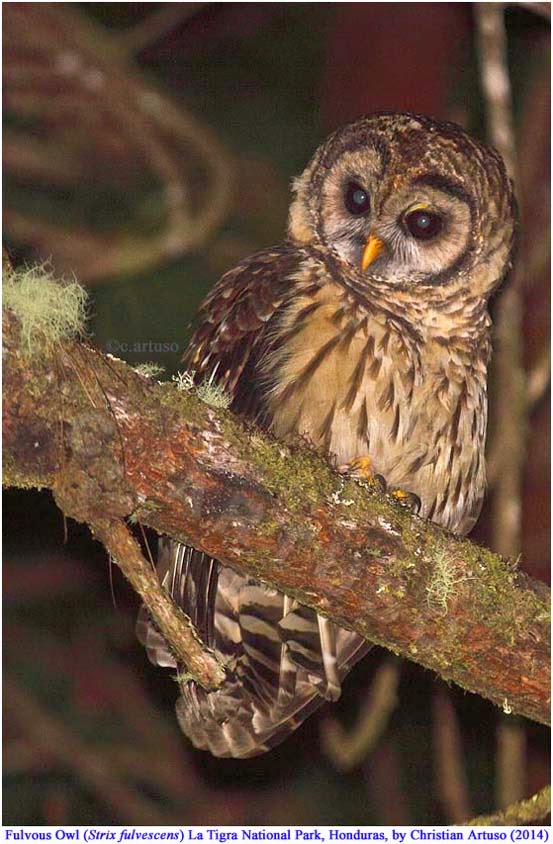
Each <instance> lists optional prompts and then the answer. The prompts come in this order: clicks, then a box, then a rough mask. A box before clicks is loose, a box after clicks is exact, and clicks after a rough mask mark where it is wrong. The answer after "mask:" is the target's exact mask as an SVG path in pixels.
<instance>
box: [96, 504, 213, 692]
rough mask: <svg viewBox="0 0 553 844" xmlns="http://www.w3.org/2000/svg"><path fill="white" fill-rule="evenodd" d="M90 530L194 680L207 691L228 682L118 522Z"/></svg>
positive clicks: (98, 522)
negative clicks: (138, 597)
mask: <svg viewBox="0 0 553 844" xmlns="http://www.w3.org/2000/svg"><path fill="white" fill-rule="evenodd" d="M89 524H90V527H91V530H92V532H93V533H94V534H95V536H96V537H97V539H99V540H100V542H101V543H102V544H103V546H104V547H105V549H106V551H107V552H108V554H110V555H111V557H112V558H113V560H114V561H115V562H116V563H117V565H118V566H119V568H120V569H121V571H122V572H123V574H124V575H125V577H126V578H127V580H128V581H129V583H130V584H131V586H132V587H133V589H134V590H135V592H136V593H137V594H138V595H140V597H141V599H142V601H143V602H144V604H145V606H146V607H147V608H148V612H149V613H150V615H151V617H152V619H153V621H154V622H155V625H156V627H157V628H158V629H159V631H160V633H162V635H163V636H164V638H165V640H166V641H167V642H169V643H170V646H171V648H172V650H173V651H174V654H175V656H176V658H177V661H178V662H182V663H184V665H185V666H186V670H187V671H188V673H189V674H190V677H191V679H194V680H196V682H197V683H200V685H202V686H203V687H204V688H205V689H215V688H217V687H218V686H220V685H221V683H222V682H223V680H224V679H225V671H224V669H223V667H222V666H221V665H220V664H219V663H218V661H217V659H216V657H215V656H214V655H213V654H212V653H211V652H210V651H209V650H208V649H207V648H206V647H205V646H204V645H203V644H202V642H201V641H200V639H199V637H198V634H197V633H196V631H195V630H194V627H193V625H192V623H191V621H190V619H189V618H187V616H186V615H185V614H184V613H183V612H182V611H181V610H180V609H179V608H178V607H177V605H176V604H175V603H174V602H173V601H172V600H171V598H170V597H169V595H168V594H167V592H165V590H164V589H161V587H160V584H159V580H158V578H157V574H156V573H155V571H153V570H152V566H151V565H150V563H149V562H148V561H147V560H146V559H145V557H144V556H143V555H142V553H141V551H140V546H139V545H138V543H137V541H136V540H135V538H134V537H133V535H132V534H131V532H130V531H129V530H128V528H127V527H126V526H125V525H124V524H123V523H122V522H121V521H117V520H110V519H103V520H102V519H98V520H94V521H91V522H90V523H89Z"/></svg>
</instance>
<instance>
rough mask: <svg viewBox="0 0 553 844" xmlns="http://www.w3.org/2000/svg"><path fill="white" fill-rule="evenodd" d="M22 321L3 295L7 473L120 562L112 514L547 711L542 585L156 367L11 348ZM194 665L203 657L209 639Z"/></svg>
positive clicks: (133, 562)
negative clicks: (169, 379)
mask: <svg viewBox="0 0 553 844" xmlns="http://www.w3.org/2000/svg"><path fill="white" fill-rule="evenodd" d="M62 293H63V288H62ZM21 334H22V331H21V324H20V322H19V320H18V319H17V318H16V317H15V315H14V314H13V313H12V312H11V311H10V310H9V309H5V311H4V344H5V367H4V381H3V390H4V402H3V413H4V483H5V484H6V485H8V486H20V487H33V486H34V487H48V488H50V489H51V490H52V491H53V494H54V496H55V499H56V501H57V503H58V505H59V506H60V508H61V509H62V510H63V512H64V513H65V514H66V515H68V516H70V517H72V518H74V519H77V520H78V521H82V522H86V523H88V524H89V525H90V526H91V527H92V529H93V531H95V532H96V535H97V536H98V537H99V538H100V539H102V541H105V543H106V545H107V547H108V550H110V551H111V553H112V554H113V555H114V556H115V558H116V561H117V562H119V563H122V558H123V556H125V555H126V552H125V554H122V553H121V547H122V546H123V545H125V544H126V543H129V540H128V538H127V536H126V535H125V533H124V530H123V522H124V520H126V519H128V520H130V521H140V522H142V523H144V524H145V525H149V526H150V527H152V528H154V529H155V530H157V531H158V532H159V533H163V534H168V535H170V536H172V537H174V538H175V539H178V540H181V541H184V542H187V543H189V544H191V545H193V546H194V547H196V548H199V549H201V550H203V551H205V552H206V553H208V554H211V555H213V556H214V557H216V558H217V559H218V560H220V561H221V562H222V563H223V564H225V565H229V566H231V567H232V568H234V569H235V570H236V571H239V572H243V573H247V574H249V575H253V576H255V577H258V578H260V579H262V580H263V581H265V582H267V583H269V584H271V585H272V586H275V587H277V588H278V589H280V590H282V591H283V592H286V593H287V594H289V595H291V596H293V597H295V598H297V599H298V600H299V601H301V603H303V604H307V605H309V606H311V607H313V608H314V609H316V610H317V611H319V612H321V613H323V614H324V615H327V616H330V617H331V618H333V619H334V620H335V621H336V622H337V623H338V624H340V625H342V626H344V627H347V628H349V629H352V630H356V631H357V632H359V633H360V634H361V635H363V636H365V637H366V638H367V639H369V640H371V641H373V642H376V643H378V644H381V645H383V646H384V647H386V648H388V649H390V650H391V651H393V652H394V653H396V654H401V655H402V656H404V657H407V658H408V659H411V660H413V661H415V662H418V663H420V664H421V665H423V666H425V667H427V668H430V669H432V670H434V671H436V672H437V673H438V674H440V675H441V676H442V677H444V678H445V679H447V680H452V681H454V682H455V683H458V684H459V685H460V686H462V687H463V688H465V689H468V690H469V691H473V692H476V693H477V694H480V695H482V696H483V697H486V698H489V699H490V700H492V701H494V702H495V703H497V704H498V705H500V706H503V708H505V709H509V710H512V711H515V712H517V713H520V714H522V715H525V716H526V717H529V718H532V719H535V720H537V721H542V722H547V721H548V717H549V707H548V698H549V686H548V676H549V674H548V672H549V656H548V649H549V627H548V604H547V601H548V594H549V593H548V590H547V588H546V587H545V585H544V584H542V583H539V582H537V581H532V580H531V579H530V578H528V577H526V576H525V575H523V574H521V573H518V572H517V571H516V569H515V567H514V565H513V564H512V563H510V562H508V561H505V560H503V559H502V558H501V557H499V556H497V555H494V554H492V553H491V552H489V551H487V550H486V549H484V548H479V547H476V546H474V545H472V544H471V543H470V542H468V541H461V540H459V539H458V538H456V537H454V536H453V535H451V534H449V533H447V532H444V531H443V530H441V529H439V528H438V527H436V526H435V525H432V524H431V523H427V522H424V521H422V520H421V519H418V518H416V517H415V516H412V515H411V514H410V513H408V512H406V511H404V510H402V509H401V508H400V507H398V505H396V504H395V503H394V502H392V501H391V500H390V499H388V498H387V497H385V496H383V495H382V494H381V493H380V492H378V491H375V490H372V489H368V488H364V487H363V486H362V485H361V484H359V483H358V482H356V481H354V480H352V479H348V478H343V477H341V476H339V475H338V474H337V473H336V472H334V471H333V470H332V468H331V467H330V466H329V465H328V463H326V462H325V461H324V460H323V459H322V458H321V457H319V456H318V455H316V454H315V453H313V452H311V451H308V450H307V449H306V448H305V446H303V447H290V446H286V445H283V444H280V443H277V442H275V441H272V440H271V439H270V438H268V437H267V436H264V435H262V434H261V433H259V432H258V431H257V430H254V429H246V428H244V427H243V425H242V424H241V423H240V422H239V421H237V420H236V419H235V418H234V417H233V416H232V414H230V413H229V412H228V411H225V410H215V409H214V408H211V407H209V406H208V405H206V404H205V403H204V402H202V401H200V399H199V398H198V396H197V395H196V394H195V392H194V391H193V390H189V391H179V390H178V389H177V388H176V387H175V385H173V384H157V383H155V382H153V381H152V380H151V379H148V378H146V377H144V376H143V375H141V374H139V373H137V372H135V371H134V370H133V369H131V368H130V367H129V366H128V365H127V364H125V363H124V362H123V361H119V360H116V359H114V358H111V357H109V356H105V355H102V354H100V352H98V351H97V350H96V349H94V348H92V347H91V346H89V345H88V344H86V343H81V342H77V341H71V340H64V341H59V340H58V341H57V342H56V343H54V344H50V345H49V344H48V343H47V342H46V341H45V342H41V341H40V339H39V336H38V335H37V338H36V339H35V341H34V342H33V343H32V344H31V346H30V348H29V349H27V346H25V347H24V346H23V345H22V344H21V342H20V341H21ZM114 537H115V539H114ZM118 542H120V543H121V546H120V545H118ZM129 544H130V543H129ZM129 550H130V553H129V555H128V556H127V564H125V565H123V566H122V567H123V570H124V572H125V574H126V576H127V577H128V578H129V579H130V580H131V582H132V583H133V585H135V586H136V585H138V584H137V579H138V580H140V578H143V577H144V572H143V569H140V560H139V557H140V556H141V555H138V554H137V553H136V549H135V548H133V547H132V546H131V547H130V549H129ZM143 562H145V561H143ZM135 566H136V567H137V569H138V570H140V573H139V574H138V575H137V574H136V573H135ZM151 574H152V573H151V570H150V575H151ZM150 581H151V582H148V583H147V585H146V587H144V586H143V587H142V589H141V594H142V597H143V599H144V601H145V603H146V604H147V606H148V608H149V609H150V611H151V612H152V614H153V615H154V616H155V617H156V622H157V623H158V624H159V625H160V627H161V629H162V631H163V632H164V635H166V637H167V639H168V641H169V643H170V645H171V646H172V647H173V649H174V650H175V651H176V652H177V653H178V655H179V657H181V656H183V657H186V659H187V660H188V654H187V653H186V651H187V647H188V645H184V644H183V642H182V641H180V642H176V641H175V629H176V628H175V626H174V625H173V626H171V624H169V625H168V627H170V628H171V629H170V631H169V633H168V632H167V630H168V627H167V626H166V627H165V628H164V627H163V626H162V624H163V623H164V620H165V621H167V619H166V618H165V612H166V611H167V606H166V605H169V606H170V608H172V609H171V611H172V612H176V614H177V616H178V617H179V619H180V625H181V626H183V627H186V624H184V625H183V624H182V613H180V610H178V611H177V610H176V608H174V605H173V604H172V602H170V601H167V600H166V597H165V598H163V599H161V598H160V595H163V594H164V593H163V592H162V590H161V589H160V587H159V584H158V583H157V580H156V579H155V578H153V577H150ZM163 601H165V605H164V606H163V607H162V608H161V609H160V607H161V604H162V603H163ZM156 602H157V604H156ZM156 606H157V616H156V615H155V613H156ZM170 614H171V613H170ZM173 621H174V617H173ZM171 623H172V622H171ZM178 626H179V625H178V624H177V625H176V627H178ZM188 633H190V631H189V630H188ZM176 638H177V639H178V635H177V636H176ZM195 644H198V643H197V642H195ZM200 662H201V660H200ZM206 664H208V665H209V667H210V668H211V669H214V668H215V673H216V674H217V666H216V664H215V665H214V663H213V661H211V662H210V659H209V655H208V658H207V662H206ZM188 665H189V667H190V661H189V660H188ZM197 668H198V666H196V674H195V676H197V677H198V673H197ZM208 673H209V669H208ZM198 679H199V677H198ZM211 679H213V678H211ZM203 682H205V683H206V685H209V683H210V681H209V678H208V679H207V680H206V678H205V676H204V679H203Z"/></svg>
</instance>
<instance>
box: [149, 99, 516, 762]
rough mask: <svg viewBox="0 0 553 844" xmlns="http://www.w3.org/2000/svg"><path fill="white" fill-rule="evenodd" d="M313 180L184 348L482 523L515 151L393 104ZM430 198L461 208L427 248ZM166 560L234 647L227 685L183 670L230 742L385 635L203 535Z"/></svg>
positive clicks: (284, 709) (259, 732)
mask: <svg viewBox="0 0 553 844" xmlns="http://www.w3.org/2000/svg"><path fill="white" fill-rule="evenodd" d="M351 179H354V180H356V181H359V182H361V183H362V184H364V185H365V186H367V187H368V189H369V190H370V191H372V193H373V195H372V200H371V202H372V211H371V216H370V218H367V220H365V219H357V218H356V219H353V218H352V217H351V216H349V217H348V214H347V211H346V209H345V207H344V202H343V186H344V184H347V182H348V180H351ZM295 192H296V198H295V200H294V202H293V203H292V206H291V210H290V226H289V232H290V240H288V241H286V242H285V243H283V244H282V245H281V246H278V247H275V248H274V249H269V250H266V251H263V252H260V253H258V254H256V255H253V256H252V257H250V258H248V259H246V260H245V261H242V262H241V263H240V264H238V266H237V267H236V268H235V269H233V270H231V271H230V272H228V273H226V274H225V275H224V276H223V278H222V279H221V280H220V281H219V283H218V284H217V285H216V286H215V287H214V288H213V290H212V291H211V293H210V294H209V295H208V296H207V298H206V300H205V302H204V303H203V305H202V307H201V309H200V312H199V315H198V319H197V327H196V330H195V333H194V336H193V338H192V341H191V343H190V347H189V350H188V352H187V354H186V356H185V358H184V364H185V366H187V367H188V368H189V369H191V370H194V371H195V378H196V381H197V382H201V381H203V380H207V379H210V378H212V379H213V380H214V381H215V382H216V383H218V384H220V385H221V386H222V387H223V388H224V389H225V390H226V391H227V392H228V394H229V395H230V397H231V401H232V404H231V407H232V409H233V410H234V411H236V412H238V413H241V414H243V415H244V416H245V417H246V418H248V419H251V420H255V421H257V423H258V424H259V425H261V426H262V427H264V428H266V429H269V430H271V431H272V432H273V433H274V434H275V435H276V436H277V437H280V438H282V439H290V438H296V437H304V438H307V439H309V440H310V441H311V442H312V443H313V445H314V446H316V447H319V448H323V449H324V450H325V451H326V452H327V453H328V454H329V456H330V457H331V458H333V459H334V460H335V461H336V462H337V463H338V464H344V463H349V462H351V461H353V460H355V459H356V458H358V457H369V458H370V461H371V465H372V466H373V467H374V470H375V472H377V473H378V474H381V475H383V476H384V477H385V478H386V480H387V482H388V483H389V484H390V485H391V486H394V487H401V488H403V489H405V490H407V491H410V492H413V493H415V494H416V495H417V496H418V497H419V498H420V500H421V514H422V515H423V516H425V517H427V518H430V519H434V520H435V521H437V522H438V523H440V524H442V525H443V526H444V527H446V528H449V529H450V530H453V531H456V532H459V533H466V532H467V531H468V530H470V528H471V527H472V525H473V524H474V522H475V520H476V518H477V515H478V512H479V509H480V506H481V502H482V497H483V494H484V487H485V472H484V460H483V451H484V441H485V435H486V417H487V404H486V370H487V363H488V359H489V355H490V320H489V316H488V312H487V299H488V297H489V295H490V293H491V291H492V290H493V289H494V288H495V287H496V286H497V284H498V283H499V281H500V280H501V278H502V277H503V275H504V274H505V271H506V268H507V266H508V264H509V256H510V250H511V247H512V240H513V216H514V211H513V209H514V199H513V196H512V191H511V189H510V186H509V183H508V180H507V178H506V175H505V171H504V168H503V165H502V163H501V160H500V159H499V157H498V156H497V154H496V153H495V152H493V151H492V150H488V149H487V148H485V147H483V146H482V145H481V144H479V143H478V142H476V141H474V140H473V139H471V138H469V137H468V136H467V135H466V134H465V133H464V132H463V131H462V130H460V129H459V128H458V127H455V126H453V125H452V124H439V123H436V122H433V121H430V120H429V119H428V118H424V117H420V116H417V115H408V114H396V115H387V114H378V115H374V116H372V117H369V118H362V119H361V120H360V121H357V122H356V123H355V124H352V125H351V126H348V127H344V128H343V129H341V130H339V131H338V132H336V133H334V134H333V135H332V136H331V137H330V138H329V139H328V140H327V141H326V142H325V143H324V144H323V145H322V146H321V147H320V148H319V150H318V151H317V152H316V153H315V156H314V158H313V160H312V161H311V163H310V164H309V166H308V167H307V169H306V171H305V172H304V174H303V175H302V176H301V177H300V178H299V179H298V180H296V183H295ZM421 192H422V193H421ZM421 196H422V197H423V198H424V199H425V201H427V202H428V203H429V204H430V205H431V206H432V207H433V205H434V204H435V205H436V206H439V207H441V206H442V205H443V206H444V207H447V214H448V215H449V216H448V217H447V219H448V221H449V222H448V226H449V228H448V227H446V228H445V230H444V234H443V236H442V237H441V240H440V241H439V242H438V244H437V245H434V244H430V245H427V246H425V247H424V249H423V248H422V247H421V246H420V245H418V244H413V242H411V241H409V240H408V239H407V237H406V235H405V233H404V232H403V231H402V230H401V227H400V228H398V219H399V220H401V219H402V218H401V214H402V213H403V211H404V209H405V208H406V207H410V205H409V203H411V204H412V202H413V201H418V202H420V197H421ZM373 217H374V219H373ZM378 226H381V227H382V228H381V229H379V228H378ZM375 227H376V231H377V232H378V236H379V237H381V238H382V239H383V240H384V241H385V240H386V238H387V237H389V238H390V239H389V242H388V245H387V252H386V253H385V255H384V257H382V258H381V259H379V260H378V261H377V262H376V264H375V269H374V273H373V272H372V267H371V268H370V270H369V271H368V272H363V271H361V269H360V257H361V249H362V244H363V242H364V240H365V239H366V238H367V237H368V234H369V232H373V231H374V230H375ZM390 232H393V233H394V234H393V238H395V240H394V239H393V238H392V235H391V234H390ZM393 244H395V246H394V245H393ZM398 244H399V245H398ZM394 249H397V250H398V256H396V254H395V252H394ZM402 250H403V251H402ZM413 256H415V257H413ZM409 261H412V262H414V264H413V268H412V269H409ZM158 568H159V570H160V576H163V578H164V579H163V582H164V585H165V587H166V588H167V590H168V591H169V592H170V594H171V595H172V596H173V598H174V599H175V600H176V601H177V603H179V605H180V606H182V607H183V609H184V610H185V612H187V613H188V614H189V615H190V617H191V619H192V621H193V622H194V624H195V625H196V626H197V628H198V630H199V632H200V635H201V636H202V638H203V640H204V641H205V642H206V644H207V645H208V646H209V647H210V648H212V649H213V650H214V651H215V652H216V653H217V654H218V655H219V656H220V657H221V658H222V659H223V660H224V661H225V662H226V667H227V674H228V680H227V682H226V683H225V685H224V687H223V688H222V689H221V690H219V691H217V692H214V693H209V694H208V693H206V692H205V691H204V690H203V689H201V688H199V687H197V686H196V685H195V684H194V683H191V682H187V681H182V682H181V697H180V699H179V701H178V703H177V716H178V720H179V723H180V725H181V727H182V729H183V731H184V732H185V733H186V734H187V735H188V736H189V737H190V739H191V740H192V742H193V743H194V745H195V746H196V747H199V748H202V749H205V750H210V751H211V752H212V753H213V754H215V755H217V756H229V755H230V756H238V757H247V756H253V755H256V754H258V753H262V752H265V751H266V750H268V749H269V748H271V747H273V746H274V745H275V744H278V742H280V741H282V740H283V739H284V738H285V737H286V736H287V735H288V734H289V733H290V732H291V731H292V730H294V729H295V728H296V727H297V726H298V725H299V724H300V723H301V722H302V721H303V720H304V719H305V718H306V717H307V716H308V715H309V714H310V713H311V712H312V711H313V710H314V709H316V708H317V707H318V706H319V705H320V704H321V703H323V702H324V700H335V699H336V698H337V697H338V696H339V694H340V688H341V683H342V680H343V679H344V677H345V676H346V674H347V673H348V671H349V670H350V668H351V667H352V665H353V664H354V663H355V662H356V661H357V660H358V659H359V658H360V657H361V656H362V655H363V654H364V653H366V651H367V650H368V648H369V645H368V643H367V642H365V641H364V640H362V639H361V637H359V636H358V635H357V634H354V633H351V632H349V631H345V630H342V629H340V628H339V627H337V626H335V625H334V624H332V623H331V622H329V621H328V620H325V619H322V618H320V617H318V616H317V615H316V613H314V612H313V611H312V610H310V609H308V608H306V607H302V606H300V605H298V604H297V602H295V601H294V600H292V599H290V598H287V597H286V596H284V595H282V594H280V593H278V592H277V591H275V590H273V589H269V588H268V587H266V586H265V585H263V584H262V583H260V582H258V581H255V580H253V579H252V578H246V577H242V576H239V575H236V574H234V573H233V572H232V571H231V570H229V569H226V568H224V567H221V566H220V565H219V563H217V562H216V561H215V560H211V559H209V558H207V557H205V555H203V554H200V553H199V552H198V551H195V550H194V549H191V548H187V547H185V546H182V545H179V544H177V543H174V542H167V543H163V544H162V549H161V554H160V563H159V567H158ZM138 632H139V636H140V638H141V641H143V642H144V644H145V646H146V649H147V652H148V655H149V656H150V659H152V661H154V662H156V663H157V664H160V665H164V666H166V667H175V664H174V660H173V658H172V656H171V654H170V653H169V651H168V649H167V646H166V645H165V643H164V641H163V639H162V638H161V637H160V636H159V634H158V633H157V631H156V630H155V628H153V626H152V624H151V623H150V622H149V620H148V619H147V617H145V615H144V613H142V614H141V616H140V619H139V624H138Z"/></svg>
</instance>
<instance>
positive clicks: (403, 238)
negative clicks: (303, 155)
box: [289, 113, 515, 297]
mask: <svg viewBox="0 0 553 844" xmlns="http://www.w3.org/2000/svg"><path fill="white" fill-rule="evenodd" d="M294 190H295V193H296V196H295V199H294V201H293V203H292V206H291V209H290V221H289V234H290V236H291V238H292V239H293V240H295V241H296V242H298V243H302V244H312V245H314V246H323V247H325V248H326V249H329V250H330V251H331V253H333V254H334V256H335V257H336V258H337V259H338V260H339V262H340V264H341V267H342V271H343V272H345V274H346V276H349V277H351V278H353V279H354V280H355V282H356V284H357V285H359V284H360V285H363V283H364V282H367V281H369V280H370V281H371V283H372V284H374V283H379V282H380V283H381V284H385V285H391V286H393V287H395V288H399V287H401V288H402V289H411V290H413V291H416V290H419V289H420V288H421V287H428V286H431V287H433V288H437V287H441V288H442V290H443V288H444V286H446V285H448V286H451V285H455V286H456V287H457V286H458V285H459V284H463V285H467V286H469V287H470V292H471V294H472V295H476V296H482V297H487V296H488V295H489V294H490V293H491V291H492V290H493V289H494V288H495V287H496V286H497V284H499V282H500V281H501V279H502V278H503V276H504V275H505V272H506V269H507V268H508V265H509V261H510V255H511V250H512V243H513V231H514V221H515V211H514V206H515V203H514V197H513V191H512V185H511V183H510V181H509V179H508V177H507V174H506V171H505V167H504V164H503V161H502V160H501V158H500V156H499V155H498V154H497V153H496V152H495V150H493V149H491V148H489V147H487V146H485V145H484V144H481V143H479V142H478V141H476V140H474V139H473V138H471V137H469V135H467V134H466V132H464V131H463V130H462V129H461V128H460V127H459V126H456V125H454V124H451V123H438V122H436V121H434V120H431V119H429V118H427V117H421V116H417V115H412V114H388V113H379V114H375V115H371V116H368V117H363V118H361V119H360V120H357V121H356V122H355V123H351V124H349V125H347V126H344V127H342V128H341V129H338V130H337V131H336V132H334V133H333V134H332V135H331V136H330V137H329V138H328V140H327V141H326V142H325V143H324V144H322V145H321V146H320V147H319V149H318V150H317V152H316V153H315V155H314V157H313V159H312V160H311V162H310V164H309V165H308V167H307V169H306V170H305V171H304V173H303V174H302V175H301V176H300V177H299V178H298V179H296V180H295V182H294Z"/></svg>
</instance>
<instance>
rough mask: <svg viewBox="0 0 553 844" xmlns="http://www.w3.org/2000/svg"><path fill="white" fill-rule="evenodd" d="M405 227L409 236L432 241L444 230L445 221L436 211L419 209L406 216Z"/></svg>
mask: <svg viewBox="0 0 553 844" xmlns="http://www.w3.org/2000/svg"><path fill="white" fill-rule="evenodd" d="M405 226H406V228H407V231H408V232H409V234H410V235H412V236H413V237H414V238H416V239H417V240H432V238H433V237H436V235H438V234H439V233H440V232H441V230H442V229H443V226H444V221H443V218H442V217H441V216H440V215H439V214H436V213H435V212H434V211H426V210H424V209H422V208H419V209H417V210H416V211H411V213H410V214H407V215H406V216H405Z"/></svg>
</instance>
